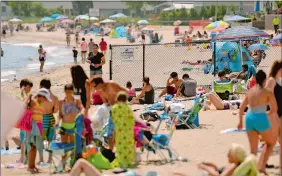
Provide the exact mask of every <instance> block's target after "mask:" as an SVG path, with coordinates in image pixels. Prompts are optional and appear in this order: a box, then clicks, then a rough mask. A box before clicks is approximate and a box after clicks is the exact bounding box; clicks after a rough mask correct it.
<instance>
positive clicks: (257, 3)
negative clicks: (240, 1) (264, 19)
mask: <svg viewBox="0 0 282 176" xmlns="http://www.w3.org/2000/svg"><path fill="white" fill-rule="evenodd" d="M259 11H260V5H259V1H257V2H256V9H255V12H259Z"/></svg>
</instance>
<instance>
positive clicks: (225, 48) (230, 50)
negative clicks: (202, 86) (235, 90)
mask: <svg viewBox="0 0 282 176" xmlns="http://www.w3.org/2000/svg"><path fill="white" fill-rule="evenodd" d="M212 48H213V51H214V49H215V48H214V45H212ZM240 50H241V51H242V56H241V53H240ZM241 57H242V58H241ZM243 64H247V65H248V66H249V67H251V66H254V63H253V60H252V57H251V55H250V54H249V52H248V51H247V50H246V48H245V47H240V46H239V45H238V44H237V43H236V42H216V66H217V71H220V70H223V69H225V68H228V69H230V70H231V71H232V72H240V71H241V69H242V65H243ZM210 72H213V67H212V70H211V71H210Z"/></svg>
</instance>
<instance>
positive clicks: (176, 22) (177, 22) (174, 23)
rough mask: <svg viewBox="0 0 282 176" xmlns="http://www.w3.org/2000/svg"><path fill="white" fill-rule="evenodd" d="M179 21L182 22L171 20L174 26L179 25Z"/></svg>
mask: <svg viewBox="0 0 282 176" xmlns="http://www.w3.org/2000/svg"><path fill="white" fill-rule="evenodd" d="M181 23H182V21H180V20H177V21H175V22H173V25H174V26H179V25H180V24H181Z"/></svg>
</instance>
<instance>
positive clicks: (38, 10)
mask: <svg viewBox="0 0 282 176" xmlns="http://www.w3.org/2000/svg"><path fill="white" fill-rule="evenodd" d="M32 12H33V14H34V15H35V16H37V17H43V16H45V15H47V13H48V10H47V9H46V8H44V7H43V4H42V3H41V2H34V3H33V4H32Z"/></svg>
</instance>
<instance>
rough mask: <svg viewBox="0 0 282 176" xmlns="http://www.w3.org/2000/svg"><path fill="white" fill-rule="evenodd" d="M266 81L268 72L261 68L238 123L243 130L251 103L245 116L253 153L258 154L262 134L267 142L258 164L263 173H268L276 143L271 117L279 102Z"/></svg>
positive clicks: (243, 104) (242, 105) (245, 101)
mask: <svg viewBox="0 0 282 176" xmlns="http://www.w3.org/2000/svg"><path fill="white" fill-rule="evenodd" d="M265 83H266V74H265V73H264V72H263V71H262V70H259V71H258V72H257V74H256V85H255V86H254V87H253V88H251V89H250V90H249V91H248V92H247V94H246V97H245V99H244V100H243V102H242V104H241V107H240V112H239V124H238V129H239V130H241V129H242V128H243V115H244V111H245V108H246V107H247V105H249V106H248V107H249V108H248V112H247V113H246V117H245V125H246V130H247V135H248V139H249V143H250V148H251V153H252V154H254V155H257V152H258V143H259V136H260V135H261V137H262V139H263V140H264V141H265V144H266V149H265V151H264V152H263V153H262V154H261V155H260V160H259V166H258V167H259V171H260V172H262V173H266V171H265V166H266V162H267V160H268V158H269V156H270V155H271V154H272V152H273V147H274V145H275V143H276V140H274V136H273V134H272V131H271V124H270V120H269V117H271V116H274V115H275V114H276V113H277V103H276V100H275V97H274V94H273V93H272V92H271V90H268V89H266V88H264V86H265ZM258 97H260V98H258ZM267 105H269V106H270V111H268V112H267V110H266V108H267ZM276 139H277V136H276Z"/></svg>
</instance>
